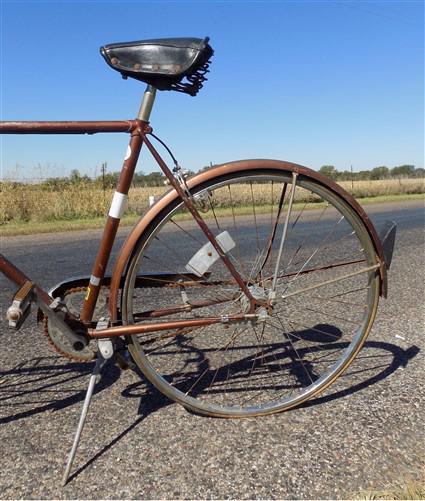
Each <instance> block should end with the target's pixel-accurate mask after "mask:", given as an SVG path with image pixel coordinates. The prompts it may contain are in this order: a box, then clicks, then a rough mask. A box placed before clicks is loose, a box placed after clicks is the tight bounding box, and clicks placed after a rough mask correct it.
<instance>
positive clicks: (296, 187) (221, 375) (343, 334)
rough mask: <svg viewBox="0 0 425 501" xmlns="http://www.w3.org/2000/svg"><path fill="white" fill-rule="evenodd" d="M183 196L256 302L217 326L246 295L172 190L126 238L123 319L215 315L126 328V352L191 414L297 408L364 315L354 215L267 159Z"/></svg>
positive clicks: (339, 367) (364, 246) (369, 251)
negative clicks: (154, 327)
mask: <svg viewBox="0 0 425 501" xmlns="http://www.w3.org/2000/svg"><path fill="white" fill-rule="evenodd" d="M192 193H193V195H194V198H195V200H196V201H197V202H196V203H197V206H198V209H199V211H200V213H201V215H202V217H203V218H204V220H205V221H206V222H207V223H208V225H209V227H210V229H211V230H212V231H213V233H214V234H215V235H216V236H219V238H222V241H223V242H227V243H226V244H223V245H224V246H225V250H226V251H227V256H228V257H229V258H230V259H231V261H232V263H233V265H234V266H235V267H236V269H237V270H238V272H239V273H240V274H241V276H242V278H243V280H244V282H245V283H246V284H247V286H248V288H249V290H250V292H251V294H252V295H253V296H254V297H256V298H257V299H258V300H259V301H263V303H267V306H266V307H264V306H262V307H259V308H257V311H256V314H257V317H256V319H255V320H244V321H241V322H239V323H231V322H229V323H226V319H227V317H228V316H232V315H238V314H239V315H240V314H246V313H247V311H248V309H249V302H248V301H247V300H246V296H245V295H244V294H243V293H241V291H240V288H239V286H238V285H237V284H236V281H235V279H234V278H233V277H232V275H231V274H230V273H229V271H228V270H227V268H226V267H225V265H224V263H223V262H222V261H221V260H220V259H217V260H216V261H214V260H213V257H214V256H208V253H211V249H209V247H208V245H206V244H208V240H207V238H206V237H205V235H204V234H203V232H202V231H201V230H200V228H199V227H198V225H197V223H196V222H195V221H194V220H193V218H192V217H191V216H190V215H189V214H188V212H187V210H186V209H185V208H184V206H183V204H182V201H181V199H177V200H175V201H174V202H172V203H170V204H169V205H168V206H167V207H166V208H165V209H164V210H163V211H162V212H161V213H160V214H159V215H158V216H157V217H156V218H155V219H154V220H153V221H152V222H151V224H150V225H149V227H148V228H147V230H146V231H145V232H144V234H143V235H142V236H141V238H140V240H139V242H138V244H137V245H136V247H135V249H134V252H133V255H132V257H131V259H130V261H129V266H128V270H127V274H126V278H125V284H124V288H123V297H122V315H123V321H124V323H126V324H133V323H136V322H143V323H145V324H148V323H151V322H159V321H164V322H168V321H175V320H183V319H194V318H199V317H217V316H218V317H221V318H222V320H223V322H222V323H218V324H213V325H209V326H203V327H192V328H181V329H180V330H179V331H176V330H163V331H161V332H156V333H151V334H144V335H133V336H129V338H128V341H129V349H130V352H131V354H132V356H133V358H134V360H135V362H136V363H137V365H138V366H139V367H140V369H141V370H142V371H143V373H144V374H145V375H146V377H147V378H148V379H149V380H150V381H151V382H152V383H153V384H154V385H155V386H156V387H157V388H158V389H159V390H160V391H161V392H163V393H164V394H165V395H167V396H168V397H170V398H171V399H174V400H176V401H177V402H180V403H181V404H183V405H184V406H185V407H188V408H190V409H191V410H194V411H196V412H200V413H202V414H207V415H213V416H223V417H243V416H256V415H262V414H269V413H273V412H279V411H283V410H286V409H289V408H291V407H294V406H296V405H299V404H300V403H302V402H304V401H306V400H307V399H309V398H311V397H312V396H314V395H316V394H318V393H319V392H321V391H323V390H324V389H325V388H326V387H327V386H328V385H329V384H330V383H332V382H333V381H334V380H335V379H336V378H337V377H338V376H339V375H340V374H341V373H342V371H343V370H344V369H346V367H347V366H348V365H349V364H350V363H351V361H352V360H353V359H354V357H355V355H356V354H357V352H358V351H359V350H360V348H361V346H362V344H363V342H364V340H365V339H366V337H367V335H368V333H369V331H370V328H371V326H372V323H373V320H374V317H375V313H376V309H377V305H378V299H379V273H378V269H377V268H378V261H377V257H376V254H375V250H374V246H373V242H372V241H371V238H370V236H369V234H368V232H367V230H366V228H365V226H364V224H363V222H362V220H361V219H360V217H359V216H358V215H357V213H356V212H355V211H354V210H353V209H352V208H351V207H350V206H349V205H348V203H347V202H346V201H345V200H344V199H343V198H341V197H340V196H338V195H336V194H335V193H333V192H332V191H331V190H329V189H328V188H326V187H325V186H323V185H321V184H320V183H319V182H317V181H316V180H313V179H311V178H308V177H306V176H302V175H299V176H298V177H297V178H295V177H293V176H292V173H290V172H286V171H282V170H278V169H276V170H270V169H267V170H266V169H258V170H256V171H252V170H249V171H240V172H237V173H232V174H231V175H227V176H221V177H217V178H214V179H211V180H209V181H208V182H206V183H205V184H202V185H199V186H197V187H195V188H194V189H192ZM222 235H225V237H222ZM229 238H230V240H229ZM206 256H207V257H206ZM279 256H280V257H279ZM210 258H211V259H210ZM158 272H161V273H162V274H161V275H156V276H155V277H151V278H150V280H151V283H150V285H151V286H148V287H143V288H139V287H138V286H137V285H138V281H137V276H138V275H139V274H142V273H149V274H151V273H152V274H154V273H158ZM201 274H203V275H202V276H201V277H200V278H198V275H201ZM170 277H171V278H170ZM145 285H146V284H145Z"/></svg>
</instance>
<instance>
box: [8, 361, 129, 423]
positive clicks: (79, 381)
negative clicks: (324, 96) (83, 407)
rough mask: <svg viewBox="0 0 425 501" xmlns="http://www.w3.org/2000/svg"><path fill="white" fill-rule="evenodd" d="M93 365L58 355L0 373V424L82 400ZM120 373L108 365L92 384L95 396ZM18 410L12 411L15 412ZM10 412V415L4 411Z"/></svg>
mask: <svg viewBox="0 0 425 501" xmlns="http://www.w3.org/2000/svg"><path fill="white" fill-rule="evenodd" d="M93 367H94V362H91V363H88V362H85V363H80V362H65V363H64V359H63V358H62V357H59V356H47V357H37V358H32V359H30V360H25V361H23V362H21V363H19V364H18V365H17V366H15V367H13V368H12V369H9V370H7V371H0V424H6V423H10V422H13V421H17V420H19V419H25V418H29V417H31V416H34V415H36V414H40V413H42V412H46V411H58V410H61V409H64V408H66V407H68V406H70V405H75V404H78V403H79V402H82V401H83V400H84V397H85V394H86V390H87V382H88V378H89V375H90V374H91V373H92V371H93ZM119 375H120V370H119V368H118V367H116V366H114V365H112V364H110V365H109V366H108V370H107V371H103V373H102V375H101V378H100V380H99V382H98V384H97V385H96V388H95V393H99V392H101V391H103V390H104V389H106V388H108V387H109V386H111V385H112V384H113V383H114V382H115V381H117V380H118V378H119ZM17 408H19V411H18V412H16V409H17ZM8 410H11V411H12V412H11V413H10V414H7V411H8Z"/></svg>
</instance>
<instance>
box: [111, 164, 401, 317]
mask: <svg viewBox="0 0 425 501" xmlns="http://www.w3.org/2000/svg"><path fill="white" fill-rule="evenodd" d="M256 169H265V170H270V169H272V170H282V171H286V172H290V173H292V172H296V173H297V174H300V175H304V176H306V177H310V178H313V179H315V180H316V181H318V182H319V183H320V184H322V185H324V186H325V187H327V188H328V189H330V190H331V191H333V192H334V193H336V194H338V195H339V196H341V197H342V198H343V199H344V200H345V201H346V202H347V203H348V204H349V205H350V206H351V208H352V209H353V210H354V211H355V212H356V213H357V214H358V215H359V217H360V218H361V220H362V221H363V223H364V225H365V227H366V229H367V231H368V233H369V235H370V237H371V239H372V242H373V244H374V247H375V252H376V255H377V257H378V260H379V261H380V263H381V267H380V278H381V285H380V295H381V296H384V297H387V268H388V265H387V259H386V258H385V254H384V250H383V246H382V243H381V240H380V238H379V236H378V234H377V232H376V230H375V227H374V226H373V224H372V222H371V221H370V219H369V217H368V216H367V214H366V212H365V211H364V210H363V208H362V207H361V206H360V205H359V203H358V202H356V200H355V199H354V197H353V196H352V195H350V194H349V193H348V192H347V191H345V190H344V189H343V188H342V187H341V186H339V185H338V184H337V183H335V182H334V181H332V180H331V179H329V178H327V177H325V176H323V175H322V174H319V173H318V172H316V171H314V170H312V169H309V168H308V167H303V166H302V165H297V164H294V163H291V162H283V161H280V160H240V161H236V162H230V163H227V164H222V165H219V166H216V167H214V168H213V169H210V170H207V171H205V172H202V173H200V174H197V175H196V176H194V177H192V178H191V179H189V180H188V181H187V184H188V187H189V188H194V187H195V186H198V185H199V184H202V183H204V182H206V181H209V180H210V179H212V178H214V177H217V176H221V175H226V174H232V173H234V172H238V171H241V170H247V171H249V170H256ZM176 198H178V194H177V193H176V191H175V190H174V189H172V190H170V191H168V192H167V193H165V194H164V195H163V196H162V197H161V198H160V199H159V200H158V201H157V202H156V203H155V204H154V205H152V207H151V208H150V209H149V210H148V212H146V214H145V215H144V216H142V218H141V219H140V220H139V221H138V222H137V223H136V225H135V226H134V228H133V229H132V231H131V233H130V234H129V236H128V237H127V239H126V240H125V242H124V244H123V246H122V248H121V250H120V253H119V255H118V258H117V260H116V263H115V267H114V270H113V273H112V279H111V290H110V300H109V308H110V316H111V320H112V321H116V320H117V318H118V297H119V288H120V283H121V280H122V276H123V274H124V272H125V270H126V266H127V263H128V260H129V258H130V256H131V253H132V251H133V249H134V247H135V245H136V244H137V242H138V240H139V238H140V237H141V236H142V234H143V232H144V231H145V230H146V228H147V227H148V226H149V224H150V223H151V222H152V221H153V219H154V218H155V217H156V216H157V215H158V214H159V213H160V212H161V211H162V210H163V209H164V208H165V207H166V206H167V205H168V204H169V203H171V202H172V201H174V200H175V199H176ZM394 235H395V230H394ZM391 255H392V252H391ZM390 262H391V260H390Z"/></svg>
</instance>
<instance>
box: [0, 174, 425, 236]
mask: <svg viewBox="0 0 425 501" xmlns="http://www.w3.org/2000/svg"><path fill="white" fill-rule="evenodd" d="M340 184H341V185H342V186H343V187H344V188H345V189H346V190H347V191H349V192H351V193H352V194H353V195H354V196H355V197H356V198H359V199H362V198H369V197H375V196H381V197H382V196H384V197H386V196H388V197H391V196H394V195H408V194H421V193H425V179H389V180H383V181H354V183H353V185H352V184H351V182H342V183H340ZM258 188H259V187H258V186H257V187H256V202H257V204H258V202H259V200H258V198H257V197H258V196H260V200H261V201H260V203H261V202H262V203H263V204H264V205H269V204H270V200H271V194H270V191H269V190H267V187H266V186H265V188H264V192H261V190H260V194H259V193H258V190H257V189H258ZM166 189H168V188H166V187H149V188H133V189H132V190H131V191H130V197H129V208H128V213H130V214H138V213H141V212H143V211H144V210H145V209H146V208H147V207H148V204H149V196H151V195H154V196H155V197H158V196H160V195H161V194H162V193H164V192H165V191H166ZM112 194H113V190H112V189H111V190H107V191H105V192H104V191H103V190H102V189H100V188H98V187H95V186H93V185H92V184H84V183H79V184H70V185H69V186H67V187H66V188H63V189H60V190H54V189H46V188H45V187H41V186H39V185H20V184H12V183H7V182H3V183H0V195H1V196H0V225H2V226H4V225H8V224H10V223H26V222H27V223H31V222H33V223H34V222H49V221H63V220H68V221H71V220H74V219H90V218H95V217H99V216H104V215H105V214H106V213H107V212H108V208H109V205H110V201H111V198H112ZM232 196H233V202H234V204H235V206H237V207H243V206H249V205H250V203H251V196H252V195H251V191H250V189H249V185H235V189H234V190H232ZM276 196H277V194H276ZM273 197H274V195H273ZM295 201H297V202H301V201H302V202H304V201H306V200H305V192H303V190H301V189H298V190H297V192H296V197H295ZM308 201H309V202H315V201H316V200H314V199H311V198H310V199H309V200H308ZM215 202H216V203H217V201H215ZM273 203H274V202H273ZM218 204H219V201H218ZM218 206H220V205H218Z"/></svg>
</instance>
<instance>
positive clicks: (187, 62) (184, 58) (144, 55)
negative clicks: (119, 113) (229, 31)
mask: <svg viewBox="0 0 425 501" xmlns="http://www.w3.org/2000/svg"><path fill="white" fill-rule="evenodd" d="M208 41H209V38H208V37H207V38H204V39H201V38H160V39H155V40H140V41H138V42H124V43H114V44H109V45H104V46H103V47H101V48H100V53H101V54H102V56H103V57H104V58H105V61H106V62H107V63H108V64H109V66H110V67H111V68H113V69H114V70H117V71H119V72H120V73H121V75H122V76H123V78H127V77H131V78H135V79H136V80H141V81H142V82H146V83H148V84H150V85H153V86H154V87H155V88H157V89H158V90H177V91H179V92H185V93H186V94H190V95H191V96H195V95H196V94H197V92H198V91H199V89H201V88H202V85H203V83H204V81H205V80H206V77H205V74H206V73H207V72H208V71H209V70H208V67H209V63H210V58H211V56H212V55H213V54H214V51H213V49H212V48H211V46H210V45H208Z"/></svg>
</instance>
